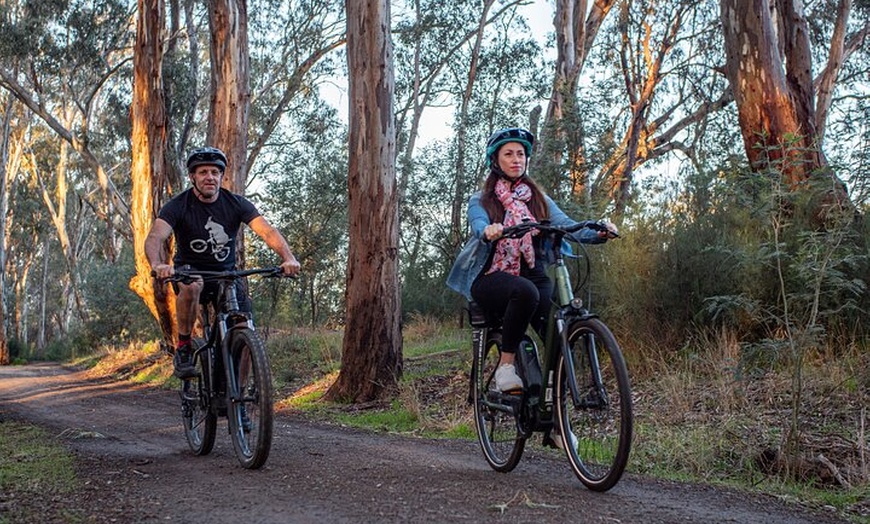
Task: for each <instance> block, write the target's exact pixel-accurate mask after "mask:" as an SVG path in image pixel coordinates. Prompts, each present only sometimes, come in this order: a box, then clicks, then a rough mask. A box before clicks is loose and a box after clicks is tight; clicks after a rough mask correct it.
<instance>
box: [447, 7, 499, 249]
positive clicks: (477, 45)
mask: <svg viewBox="0 0 870 524" xmlns="http://www.w3.org/2000/svg"><path fill="white" fill-rule="evenodd" d="M494 2H495V0H485V1H484V2H483V11H482V12H481V13H480V19H479V20H478V23H477V37H476V38H475V40H474V47H473V48H472V50H471V63H470V64H469V66H468V76H467V77H466V80H465V92H463V94H462V99H461V101H460V103H459V118H458V123H457V130H456V169H455V170H454V177H455V178H454V188H453V205H452V206H451V209H450V245H449V246H447V252H448V253H456V252H457V251H458V250H459V247H460V246H461V245H462V240H463V237H464V236H465V232H464V231H463V229H462V224H463V223H464V217H465V180H466V179H467V178H468V174H467V173H466V166H465V149H466V145H467V144H466V142H467V135H468V105H469V103H471V95H472V94H473V91H474V80H475V78H477V64H478V62H479V61H480V49H481V47H482V45H483V32H484V29H485V28H486V18H487V16H488V15H489V10H490V8H491V7H492V4H493V3H494Z"/></svg>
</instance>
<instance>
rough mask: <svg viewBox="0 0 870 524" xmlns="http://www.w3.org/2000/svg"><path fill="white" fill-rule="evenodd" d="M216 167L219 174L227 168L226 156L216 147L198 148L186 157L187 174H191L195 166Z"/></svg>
mask: <svg viewBox="0 0 870 524" xmlns="http://www.w3.org/2000/svg"><path fill="white" fill-rule="evenodd" d="M205 165H208V166H218V168H220V170H221V173H223V172H224V171H225V170H226V168H227V156H226V155H225V154H224V152H223V151H221V150H220V149H218V148H216V147H200V148H198V149H194V150H193V151H191V152H190V154H189V155H187V172H188V173H192V172H193V171H194V170H195V169H196V168H197V166H205Z"/></svg>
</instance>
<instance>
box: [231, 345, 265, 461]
mask: <svg viewBox="0 0 870 524" xmlns="http://www.w3.org/2000/svg"><path fill="white" fill-rule="evenodd" d="M230 337H231V338H230V355H231V357H232V361H233V366H232V368H233V369H232V375H233V376H232V378H231V379H232V380H233V381H235V383H236V384H237V385H238V389H237V390H236V391H238V398H231V399H229V400H230V403H229V405H228V408H229V409H227V416H228V418H229V427H230V435H231V437H232V441H233V448H235V451H236V456H237V457H238V459H239V462H241V464H242V466H243V467H245V468H248V469H256V468H259V467H260V466H262V465H263V464H264V463H265V462H266V459H267V458H268V457H269V451H270V450H271V448H272V430H273V420H272V419H273V411H272V375H271V372H270V370H269V358H268V356H267V354H266V347H265V345H264V344H263V341H262V340H261V339H260V337H259V336H258V335H257V333H255V332H254V331H253V330H251V329H247V328H243V329H237V330H233V331H232V332H231V335H230ZM231 389H232V388H231Z"/></svg>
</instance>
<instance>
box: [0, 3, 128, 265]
mask: <svg viewBox="0 0 870 524" xmlns="http://www.w3.org/2000/svg"><path fill="white" fill-rule="evenodd" d="M129 17H130V7H129V5H127V3H126V2H123V1H121V0H105V1H101V2H96V3H91V2H79V1H72V2H69V3H66V2H63V3H58V2H16V3H5V4H4V12H3V17H2V18H0V23H2V27H0V35H2V36H0V87H2V88H3V89H5V90H7V91H9V92H10V93H12V94H13V95H14V96H15V97H16V98H17V99H18V100H19V101H20V102H22V103H23V104H25V105H26V106H27V107H28V108H29V109H30V111H32V112H33V113H34V114H35V115H37V116H38V117H39V118H40V119H41V120H42V122H43V123H44V125H45V126H47V127H48V128H49V129H51V131H52V132H53V133H55V134H56V135H57V136H58V137H60V139H61V140H62V141H63V142H65V143H67V144H68V145H69V146H70V147H71V148H72V149H73V150H74V151H75V153H76V154H77V155H78V156H79V157H80V158H81V159H82V161H83V162H84V164H85V165H86V166H87V168H88V169H89V170H90V171H91V173H92V176H93V177H94V180H93V182H96V186H97V188H98V191H97V194H98V195H99V196H98V197H97V198H94V197H93V196H92V195H91V192H89V191H84V192H81V197H82V198H83V199H85V200H87V201H88V202H89V204H90V206H91V208H92V210H93V212H95V213H96V214H97V216H98V217H100V219H101V220H103V221H104V223H105V224H106V228H107V229H106V235H105V240H104V241H103V242H101V244H102V245H103V249H104V251H105V253H106V254H107V256H108V257H109V258H114V257H115V256H116V255H117V252H118V249H119V248H120V241H121V238H120V237H119V231H120V232H121V233H123V232H124V231H125V224H126V223H127V222H126V220H127V214H126V213H127V204H126V202H125V200H124V198H123V197H122V195H121V193H120V192H119V191H118V190H117V189H116V181H114V180H112V178H111V177H110V169H109V168H107V167H106V166H107V165H108V164H110V162H111V161H112V159H111V158H104V157H103V156H102V154H101V152H100V150H99V147H100V145H101V140H102V138H103V137H101V136H100V133H99V130H95V129H94V127H93V123H94V120H96V119H97V118H98V115H99V113H100V111H101V109H102V108H103V107H102V105H101V103H102V102H104V101H105V100H106V98H107V97H108V96H109V95H110V93H111V92H112V91H113V90H114V91H120V90H123V87H121V86H120V84H119V83H118V78H119V76H121V75H123V74H124V73H125V72H126V67H127V62H128V60H129V58H130V57H129V52H128V49H129V46H130V42H131V37H132V35H131V31H130V27H129V24H128V23H127V20H128V19H129ZM93 182H91V183H93Z"/></svg>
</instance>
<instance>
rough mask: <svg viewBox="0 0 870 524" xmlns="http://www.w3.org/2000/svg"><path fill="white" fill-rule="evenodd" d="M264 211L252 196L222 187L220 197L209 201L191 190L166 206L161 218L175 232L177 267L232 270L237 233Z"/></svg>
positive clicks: (160, 214) (160, 215) (175, 262)
mask: <svg viewBox="0 0 870 524" xmlns="http://www.w3.org/2000/svg"><path fill="white" fill-rule="evenodd" d="M258 216H260V212H259V211H257V208H256V207H255V206H254V204H252V203H251V202H250V201H249V200H248V199H246V198H245V197H243V196H241V195H236V194H234V193H231V192H229V191H227V190H226V189H223V188H221V190H220V193H219V195H218V199H217V200H216V201H214V202H212V203H205V202H203V201H201V200H200V199H198V198H197V197H196V195H195V194H194V193H193V190H192V189H188V190H186V191H184V192H182V193H180V194H178V195H177V196H176V197H175V198H173V199H172V200H170V201H169V202H167V203H166V205H164V206H163V208H162V209H161V210H160V213H158V215H157V217H158V218H161V219H163V220H165V221H166V223H167V224H169V225H170V226H172V230H173V232H174V233H175V244H176V252H175V258H174V259H173V263H174V264H175V265H176V266H182V265H186V264H187V265H190V266H193V267H194V268H196V269H202V270H207V271H224V270H228V269H232V268H233V267H234V266H235V263H236V236H238V234H239V228H240V227H241V225H242V222H244V223H245V224H249V223H250V222H251V220H253V219H255V218H257V217H258Z"/></svg>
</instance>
